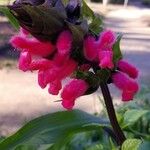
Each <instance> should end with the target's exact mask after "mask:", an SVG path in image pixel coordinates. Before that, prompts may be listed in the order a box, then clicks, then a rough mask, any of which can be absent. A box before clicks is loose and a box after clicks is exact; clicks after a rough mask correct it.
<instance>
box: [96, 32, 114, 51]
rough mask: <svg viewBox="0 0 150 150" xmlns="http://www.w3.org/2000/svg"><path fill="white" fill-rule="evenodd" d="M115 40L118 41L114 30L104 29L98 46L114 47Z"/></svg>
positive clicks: (104, 47)
mask: <svg viewBox="0 0 150 150" xmlns="http://www.w3.org/2000/svg"><path fill="white" fill-rule="evenodd" d="M115 41H116V36H115V33H114V32H112V31H111V30H106V31H103V32H102V33H101V34H100V38H99V41H98V48H99V49H108V48H112V46H113V44H114V43H115Z"/></svg>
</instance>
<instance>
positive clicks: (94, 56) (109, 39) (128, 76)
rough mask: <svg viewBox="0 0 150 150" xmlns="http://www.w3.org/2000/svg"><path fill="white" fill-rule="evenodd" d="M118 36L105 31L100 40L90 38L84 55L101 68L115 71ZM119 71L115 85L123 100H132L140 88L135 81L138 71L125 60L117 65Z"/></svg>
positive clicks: (114, 78)
mask: <svg viewBox="0 0 150 150" xmlns="http://www.w3.org/2000/svg"><path fill="white" fill-rule="evenodd" d="M115 42H116V35H115V33H114V32H112V31H110V30H106V31H103V32H102V33H101V34H100V36H99V38H98V40H96V39H95V38H94V36H88V37H87V38H86V39H85V41H84V55H85V57H86V59H88V60H89V61H95V62H98V63H99V67H100V68H102V69H103V68H107V69H113V68H114V63H113V45H114V44H115ZM116 65H117V67H118V71H117V72H116V73H114V74H113V75H112V80H113V83H114V84H115V85H116V86H117V87H118V88H119V89H120V90H122V100H123V101H129V100H132V99H133V97H134V95H135V94H136V93H137V91H138V89H139V87H138V84H137V82H136V81H135V80H133V79H136V78H137V77H138V71H137V69H136V68H135V67H134V66H133V65H131V64H129V63H128V62H126V61H124V60H120V61H119V62H118V63H117V64H116Z"/></svg>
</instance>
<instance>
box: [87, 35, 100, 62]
mask: <svg viewBox="0 0 150 150" xmlns="http://www.w3.org/2000/svg"><path fill="white" fill-rule="evenodd" d="M84 56H85V58H86V59H87V60H90V61H92V60H95V59H96V57H97V44H96V42H95V38H94V37H93V36H88V37H87V38H86V39H85V40H84Z"/></svg>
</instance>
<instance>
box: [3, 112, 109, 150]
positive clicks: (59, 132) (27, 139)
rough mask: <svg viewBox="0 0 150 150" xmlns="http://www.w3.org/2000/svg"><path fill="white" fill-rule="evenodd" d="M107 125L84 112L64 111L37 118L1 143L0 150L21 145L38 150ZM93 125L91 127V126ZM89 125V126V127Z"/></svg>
mask: <svg viewBox="0 0 150 150" xmlns="http://www.w3.org/2000/svg"><path fill="white" fill-rule="evenodd" d="M93 123H94V124H97V126H98V128H100V125H101V126H104V125H106V124H107V122H106V121H103V120H101V119H100V118H98V117H95V116H93V115H90V114H87V113H85V112H83V111H79V110H74V111H62V112H57V113H53V114H48V115H45V116H42V117H39V118H36V119H34V120H32V121H30V122H29V123H27V124H26V125H25V126H23V127H22V128H21V129H20V130H19V131H18V132H17V133H15V134H14V135H12V136H10V137H8V138H7V139H5V140H3V141H2V142H1V143H0V149H1V150H6V149H10V150H12V149H15V148H16V147H17V146H19V145H29V146H30V145H31V146H34V147H35V148H38V147H39V146H40V145H42V144H53V143H55V142H57V141H61V140H60V139H62V137H63V138H65V137H68V136H69V134H70V133H71V134H73V133H74V132H78V131H81V130H82V131H85V130H94V129H96V128H97V126H95V125H92V124H93ZM90 124H91V125H90ZM87 125H88V126H87Z"/></svg>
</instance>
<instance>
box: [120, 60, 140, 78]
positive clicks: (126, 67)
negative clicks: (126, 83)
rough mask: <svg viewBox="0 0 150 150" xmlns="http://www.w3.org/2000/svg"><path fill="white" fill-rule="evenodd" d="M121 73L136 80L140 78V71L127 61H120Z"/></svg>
mask: <svg viewBox="0 0 150 150" xmlns="http://www.w3.org/2000/svg"><path fill="white" fill-rule="evenodd" d="M117 67H118V68H119V70H120V71H122V72H124V73H126V74H128V75H129V76H130V77H131V78H133V79H135V78H137V77H138V70H137V69H136V67H134V66H133V65H131V64H129V63H128V62H127V61H124V60H120V61H119V62H118V64H117Z"/></svg>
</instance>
